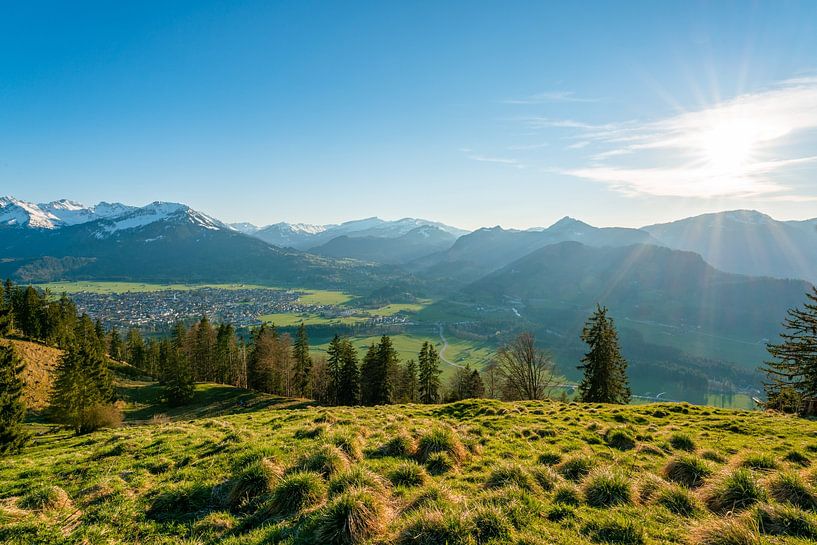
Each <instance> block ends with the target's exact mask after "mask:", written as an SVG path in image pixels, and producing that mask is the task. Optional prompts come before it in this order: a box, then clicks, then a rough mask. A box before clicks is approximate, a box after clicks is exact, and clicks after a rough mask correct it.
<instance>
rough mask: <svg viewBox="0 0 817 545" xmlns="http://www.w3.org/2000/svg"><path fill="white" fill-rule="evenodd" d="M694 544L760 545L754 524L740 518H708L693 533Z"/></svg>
mask: <svg viewBox="0 0 817 545" xmlns="http://www.w3.org/2000/svg"><path fill="white" fill-rule="evenodd" d="M693 543H694V544H695V545H760V534H759V533H758V531H757V529H756V526H755V525H754V524H750V523H749V522H747V521H746V520H745V519H742V518H725V519H714V520H710V521H708V522H706V523H704V524H702V525H700V526H698V527H697V528H696V530H695V532H694V533H693Z"/></svg>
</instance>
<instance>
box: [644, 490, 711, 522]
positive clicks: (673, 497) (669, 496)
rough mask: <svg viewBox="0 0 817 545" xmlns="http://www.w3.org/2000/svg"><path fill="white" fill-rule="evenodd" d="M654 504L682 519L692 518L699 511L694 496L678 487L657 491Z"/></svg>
mask: <svg viewBox="0 0 817 545" xmlns="http://www.w3.org/2000/svg"><path fill="white" fill-rule="evenodd" d="M655 504H656V505H660V506H661V507H664V508H666V509H668V510H669V511H670V512H672V513H674V514H676V515H679V516H682V517H693V516H695V515H697V514H698V513H699V512H700V511H701V508H700V506H699V505H698V501H697V500H696V499H695V496H693V495H692V494H691V493H690V492H689V490H687V489H686V488H682V487H680V486H678V485H674V486H667V487H664V488H663V489H661V490H659V491H658V492H657V494H656V495H655Z"/></svg>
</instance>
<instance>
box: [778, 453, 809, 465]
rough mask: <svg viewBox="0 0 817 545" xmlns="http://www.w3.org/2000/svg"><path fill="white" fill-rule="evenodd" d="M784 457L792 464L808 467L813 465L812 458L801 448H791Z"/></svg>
mask: <svg viewBox="0 0 817 545" xmlns="http://www.w3.org/2000/svg"><path fill="white" fill-rule="evenodd" d="M783 459H784V460H785V461H787V462H790V463H792V464H796V465H798V466H801V467H807V466H810V465H811V459H810V458H809V457H808V456H806V455H805V454H804V453H803V452H802V451H799V450H790V451H789V452H787V453H786V455H785V456H784V457H783Z"/></svg>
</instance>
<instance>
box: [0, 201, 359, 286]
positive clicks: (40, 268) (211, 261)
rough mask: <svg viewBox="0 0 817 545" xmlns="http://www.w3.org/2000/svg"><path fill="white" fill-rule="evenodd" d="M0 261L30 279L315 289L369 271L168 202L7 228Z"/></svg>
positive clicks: (2, 269) (0, 234)
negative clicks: (222, 283)
mask: <svg viewBox="0 0 817 545" xmlns="http://www.w3.org/2000/svg"><path fill="white" fill-rule="evenodd" d="M32 216H33V215H32ZM33 217H36V216H33ZM0 255H2V256H3V258H4V259H3V260H2V261H0V273H2V274H3V276H5V275H13V276H15V277H16V278H18V279H20V280H23V281H47V280H54V279H59V278H64V279H109V280H117V279H118V280H141V281H191V282H192V281H235V282H253V281H264V282H279V283H282V284H290V285H291V284H298V283H304V285H308V284H313V285H315V284H332V283H335V282H345V281H349V280H350V277H351V276H354V275H352V274H351V273H352V270H353V268H354V271H355V273H356V274H357V273H359V272H360V271H361V266H360V264H349V263H345V262H343V261H338V260H332V259H327V258H321V257H318V256H313V255H309V254H305V253H302V252H297V251H294V250H285V249H281V248H277V247H274V246H271V245H269V244H267V243H265V242H263V241H261V240H259V239H256V238H253V237H250V236H247V235H244V234H242V233H239V232H238V231H236V230H235V229H233V228H232V227H230V226H228V225H225V224H224V223H222V222H220V221H218V220H216V219H214V218H212V217H210V216H208V215H206V214H203V213H201V212H198V211H196V210H193V209H191V208H190V207H188V206H185V205H182V204H176V203H162V202H156V203H153V204H150V205H148V206H145V207H142V208H136V209H131V210H128V211H126V212H125V213H123V214H119V215H116V216H114V217H111V218H102V219H97V220H93V221H89V222H84V223H78V224H75V225H64V226H62V227H60V228H20V227H19V224H12V225H9V226H6V227H2V228H0ZM360 276H361V277H364V278H365V277H366V275H365V274H363V275H360Z"/></svg>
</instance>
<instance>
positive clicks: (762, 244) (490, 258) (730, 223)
mask: <svg viewBox="0 0 817 545" xmlns="http://www.w3.org/2000/svg"><path fill="white" fill-rule="evenodd" d="M181 220H186V221H187V223H189V224H190V225H192V226H194V227H198V228H203V229H207V230H210V231H219V232H222V235H226V234H230V235H231V236H232V238H235V236H238V235H240V236H241V237H248V238H250V237H251V238H253V239H255V240H260V241H263V242H265V243H266V244H267V246H273V247H275V248H276V249H277V250H278V251H283V249H285V248H288V249H289V250H287V251H285V252H284V253H286V254H288V255H301V256H303V255H304V254H309V256H310V257H309V259H311V260H314V259H315V256H321V257H323V258H325V259H347V258H348V259H354V260H358V261H363V262H367V263H373V264H385V265H400V266H401V267H403V268H404V269H405V270H406V271H408V272H410V273H412V274H415V275H420V276H423V277H426V278H430V279H434V280H437V281H450V282H453V283H455V284H459V285H465V284H467V283H469V282H472V281H474V280H477V279H478V278H481V277H482V276H485V275H487V274H490V273H491V272H493V271H496V270H499V269H501V268H502V267H505V266H507V265H509V264H510V263H512V262H513V261H515V260H517V259H519V258H521V257H523V256H525V255H527V254H529V253H530V252H533V251H535V250H538V249H540V248H544V247H546V246H549V245H552V244H556V243H560V242H566V241H574V242H580V243H582V244H585V245H588V246H592V247H608V246H612V247H617V246H627V245H631V244H650V245H655V246H665V247H667V248H670V249H674V250H682V251H691V252H695V253H696V254H699V255H701V257H703V259H704V260H705V261H706V262H707V263H709V264H710V265H712V266H713V267H715V268H717V269H719V270H722V271H724V272H731V273H739V274H746V275H751V276H771V277H775V278H794V279H803V280H807V281H809V282H812V283H817V219H812V220H806V221H778V220H775V219H773V218H771V217H769V216H768V215H765V214H762V213H760V212H757V211H753V210H737V211H727V212H720V213H714V214H704V215H701V216H696V217H692V218H686V219H681V220H678V221H675V222H672V223H665V224H656V225H649V226H645V227H642V228H640V229H632V228H619V227H602V228H598V227H593V226H591V225H588V224H587V223H584V222H582V221H580V220H577V219H573V218H570V217H565V218H563V219H561V220H559V221H558V222H556V223H555V224H553V225H551V226H550V227H547V228H536V229H529V230H526V231H520V230H514V229H503V228H501V227H499V226H497V227H487V228H482V229H477V230H476V231H473V232H468V231H466V230H463V229H459V228H456V227H452V226H449V225H446V224H443V223H439V222H435V221H430V220H424V219H415V218H403V219H399V220H394V221H389V220H383V219H380V218H377V217H371V218H365V219H361V220H353V221H348V222H344V223H340V224H328V225H310V224H303V223H285V222H279V223H274V224H271V225H267V226H264V227H257V226H255V225H253V224H250V223H233V224H227V223H224V222H222V221H220V220H218V219H216V218H213V217H212V216H208V215H207V214H203V213H201V212H198V211H195V210H193V209H191V208H190V207H188V206H185V205H182V204H176V203H161V202H155V203H152V204H150V205H147V206H144V207H135V206H129V205H125V204H121V203H106V202H101V203H99V204H97V205H94V206H84V205H82V204H79V203H77V202H75V201H70V200H66V199H62V200H57V201H52V202H48V203H40V204H36V203H31V202H27V201H23V200H20V199H16V198H14V197H0V247H2V248H4V250H5V251H6V252H7V255H5V256H3V257H4V258H5V259H4V261H5V263H6V266H5V267H3V268H4V269H5V270H6V271H8V270H9V266H8V263H9V260H12V262H14V261H13V260H14V259H16V258H19V257H20V254H24V255H26V256H28V257H34V256H39V257H45V256H49V257H66V256H59V255H58V254H60V253H66V252H69V250H67V249H66V248H76V249H75V250H70V252H79V251H80V250H82V249H83V244H82V243H79V242H76V241H77V240H81V239H82V237H83V235H82V234H81V233H85V234H86V235H90V236H92V237H94V238H95V240H96V241H101V240H105V239H107V238H109V235H111V234H113V233H118V232H123V231H130V230H136V231H139V233H138V234H136V233H131V235H134V236H135V237H136V238H135V241H138V242H142V243H146V242H145V241H149V242H156V241H157V240H160V238H155V237H154V238H155V240H154V239H152V238H151V237H147V236H143V235H145V233H147V232H148V231H155V230H157V229H156V227H153V228H151V229H147V227H148V226H149V225H151V224H153V223H159V224H161V223H168V222H170V223H171V224H172V223H175V224H177V225H179V224H181V223H184V222H183V221H181ZM80 226H85V227H84V228H79V227H80ZM63 230H67V231H66V233H65V234H60V235H56V234H52V235H47V234H46V233H49V232H52V233H56V232H61V231H63ZM160 230H161V229H160ZM21 232H30V233H32V234H30V235H29V236H23V235H21V234H20V233H21ZM33 233H36V234H33ZM222 235H219V236H222ZM163 236H164V237H168V236H169V235H168V233H167V232H164V233H158V234H157V237H163ZM114 238H116V239H117V240H120V239H123V238H128V237H127V236H126V235H124V234H118V235H117V236H116V237H114ZM171 238H172V237H171ZM62 239H70V240H72V241H74V242H72V243H70V244H69V243H63V242H59V243H57V242H56V241H59V240H62ZM15 240H26V241H27V244H30V247H28V248H26V249H24V250H19V249H15V243H14V242H13V241H15ZM241 240H243V238H242V239H241ZM66 244H67V245H66ZM72 244H74V246H72ZM244 244H248V245H252V244H253V243H251V242H244ZM98 246H99V244H98V242H97V243H95V244H92V245H91V247H98ZM156 246H157V245H156V244H154V247H156ZM253 247H255V248H261V247H262V246H258V245H257V244H255V245H254V246H253ZM12 250H14V253H11V254H10V253H9V252H12ZM85 253H89V252H88V251H86V252H85ZM256 253H257V252H256ZM71 257H77V256H75V255H71ZM84 257H87V256H84ZM12 269H13V266H12Z"/></svg>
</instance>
